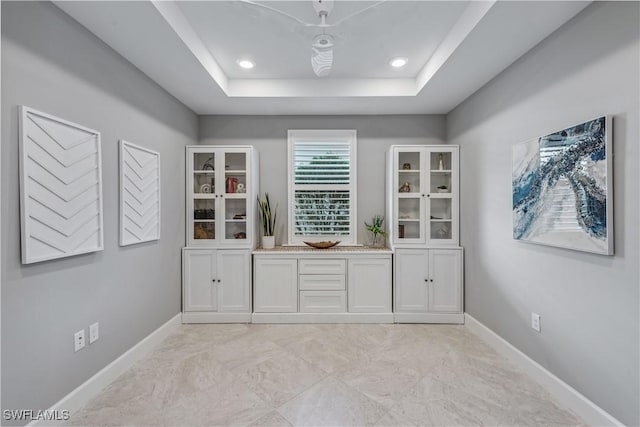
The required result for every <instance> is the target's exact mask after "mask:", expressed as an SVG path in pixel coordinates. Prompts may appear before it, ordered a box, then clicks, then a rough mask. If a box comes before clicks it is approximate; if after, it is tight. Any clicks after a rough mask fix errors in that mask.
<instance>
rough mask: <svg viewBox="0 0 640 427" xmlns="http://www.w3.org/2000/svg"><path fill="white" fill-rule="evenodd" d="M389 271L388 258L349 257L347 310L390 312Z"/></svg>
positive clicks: (354, 311) (353, 311)
mask: <svg viewBox="0 0 640 427" xmlns="http://www.w3.org/2000/svg"><path fill="white" fill-rule="evenodd" d="M390 272H391V260H390V259H376V258H351V259H349V278H348V283H349V312H350V313H388V312H391V286H390V282H391V274H390Z"/></svg>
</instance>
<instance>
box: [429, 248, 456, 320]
mask: <svg viewBox="0 0 640 427" xmlns="http://www.w3.org/2000/svg"><path fill="white" fill-rule="evenodd" d="M429 266H430V268H431V271H430V273H431V274H430V276H431V277H430V281H429V311H430V312H434V313H461V312H462V251H460V250H447V249H431V250H429Z"/></svg>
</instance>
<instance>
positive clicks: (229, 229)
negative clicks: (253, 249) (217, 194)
mask: <svg viewBox="0 0 640 427" xmlns="http://www.w3.org/2000/svg"><path fill="white" fill-rule="evenodd" d="M247 175H248V156H247V152H246V151H242V152H225V153H224V191H222V193H223V196H222V198H221V199H222V200H223V203H222V204H223V205H224V208H223V211H224V227H223V228H224V231H223V233H224V234H223V238H224V240H233V241H241V242H246V240H247V234H248V232H249V230H248V229H247V192H248V191H249V190H250V189H249V188H248V187H247V186H248V185H249V181H248V179H247Z"/></svg>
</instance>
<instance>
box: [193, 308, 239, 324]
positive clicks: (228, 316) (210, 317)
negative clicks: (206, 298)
mask: <svg viewBox="0 0 640 427" xmlns="http://www.w3.org/2000/svg"><path fill="white" fill-rule="evenodd" d="M182 323H251V313H208V312H205V311H202V312H185V313H182Z"/></svg>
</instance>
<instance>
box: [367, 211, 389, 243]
mask: <svg viewBox="0 0 640 427" xmlns="http://www.w3.org/2000/svg"><path fill="white" fill-rule="evenodd" d="M383 223H384V217H383V216H382V215H375V216H374V217H373V219H372V221H371V224H367V223H366V222H365V223H364V225H365V226H366V227H367V230H369V232H371V234H372V235H373V236H372V240H373V242H372V246H377V244H378V239H379V237H380V236H383V237H384V236H386V235H387V232H386V231H384V228H383Z"/></svg>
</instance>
